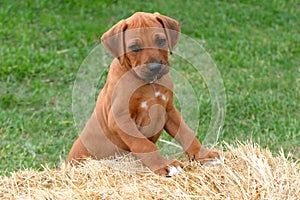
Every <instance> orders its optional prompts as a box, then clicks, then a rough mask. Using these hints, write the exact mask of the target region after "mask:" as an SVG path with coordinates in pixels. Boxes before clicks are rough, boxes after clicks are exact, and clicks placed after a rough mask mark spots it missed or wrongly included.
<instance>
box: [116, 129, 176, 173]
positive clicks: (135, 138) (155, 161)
mask: <svg viewBox="0 0 300 200" xmlns="http://www.w3.org/2000/svg"><path fill="white" fill-rule="evenodd" d="M124 126H125V125H124ZM112 127H114V130H115V132H116V133H117V134H118V135H119V137H120V139H121V140H122V141H123V142H124V144H126V146H127V147H128V148H129V150H130V151H131V152H132V153H133V154H134V155H135V156H136V157H137V158H138V159H140V160H141V161H142V163H143V164H144V165H146V166H147V167H149V168H150V169H151V170H152V171H153V172H154V173H156V174H159V175H167V176H173V175H176V174H177V173H178V172H179V171H180V170H181V167H182V164H181V163H180V162H178V161H176V160H172V161H170V160H166V159H164V158H163V157H162V156H161V155H160V153H159V151H158V149H157V147H156V146H155V144H154V143H153V142H152V141H150V140H149V139H148V138H146V137H145V136H144V135H143V134H142V133H141V132H139V131H138V129H137V128H136V127H135V126H132V125H131V126H127V127H131V131H130V133H129V134H128V133H126V132H124V131H123V130H122V129H121V128H120V127H119V126H117V125H116V124H114V125H113V126H112Z"/></svg>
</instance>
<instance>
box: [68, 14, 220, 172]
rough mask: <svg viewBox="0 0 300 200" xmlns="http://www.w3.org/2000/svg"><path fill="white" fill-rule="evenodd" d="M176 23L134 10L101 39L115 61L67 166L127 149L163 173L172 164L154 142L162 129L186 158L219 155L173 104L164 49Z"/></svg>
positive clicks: (173, 40) (173, 36)
mask: <svg viewBox="0 0 300 200" xmlns="http://www.w3.org/2000/svg"><path fill="white" fill-rule="evenodd" d="M179 36H180V26H179V23H178V22H177V21H175V20H174V19H171V18H169V17H167V16H163V15H160V14H159V13H154V14H150V13H143V12H138V13H135V14H134V15H133V16H131V17H129V18H128V19H126V20H122V21H120V22H118V23H117V24H116V25H115V26H113V27H112V28H111V29H110V30H108V31H107V32H106V33H104V34H103V36H102V37H101V41H102V44H103V45H104V47H105V48H106V49H107V51H108V52H110V53H111V54H112V55H113V56H114V57H115V59H114V60H113V62H112V64H111V66H110V70H109V74H108V77H107V81H106V84H105V86H104V88H103V89H102V90H101V93H100V94H99V97H98V100H97V103H96V107H95V110H94V112H93V114H92V116H91V118H90V119H89V121H88V122H87V124H86V126H85V128H84V130H83V131H82V133H81V135H80V137H79V138H78V139H77V140H76V141H75V143H74V144H73V147H72V149H71V150H70V153H69V155H68V158H67V162H72V161H73V160H81V159H84V158H86V157H90V156H92V157H95V158H97V159H101V158H103V157H107V156H110V155H114V154H115V153H121V152H126V151H131V152H132V153H133V154H134V155H135V156H136V157H137V158H139V159H141V161H142V162H143V163H144V164H145V165H146V166H148V167H149V168H150V169H151V170H153V171H154V172H155V173H157V174H160V175H166V174H168V173H169V172H170V167H177V168H178V167H179V166H181V164H180V163H179V162H178V161H176V160H173V161H169V160H166V159H164V158H163V157H162V156H161V155H160V154H159V152H158V150H157V148H156V146H155V142H156V141H157V140H158V138H159V136H160V134H161V132H162V130H163V129H164V130H166V132H167V133H168V134H170V135H171V136H172V137H173V138H175V139H176V140H177V141H178V142H179V143H180V145H181V146H182V147H183V149H184V150H185V152H186V153H187V154H188V156H189V157H190V158H192V159H196V160H199V161H200V162H206V161H207V159H208V160H210V159H213V158H219V157H220V156H219V153H218V152H215V151H209V150H207V149H205V148H204V147H203V146H202V145H201V144H200V142H199V141H198V140H197V138H196V136H195V134H194V133H193V131H192V130H191V129H190V128H188V126H187V125H186V124H185V122H184V121H183V119H182V116H181V114H180V112H179V111H178V110H177V109H176V108H175V106H174V96H173V82H172V80H171V77H170V75H169V73H168V72H169V69H170V64H169V62H168V51H170V53H172V49H173V47H174V46H175V44H176V43H177V41H178V40H179Z"/></svg>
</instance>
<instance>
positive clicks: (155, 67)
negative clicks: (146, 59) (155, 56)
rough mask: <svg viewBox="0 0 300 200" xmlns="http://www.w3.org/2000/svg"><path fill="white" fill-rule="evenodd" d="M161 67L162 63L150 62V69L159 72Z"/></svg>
mask: <svg viewBox="0 0 300 200" xmlns="http://www.w3.org/2000/svg"><path fill="white" fill-rule="evenodd" d="M161 67H162V66H161V64H160V63H156V62H154V63H148V69H149V70H150V71H151V72H153V73H158V72H159V71H160V70H161Z"/></svg>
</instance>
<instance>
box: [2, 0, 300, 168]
mask: <svg viewBox="0 0 300 200" xmlns="http://www.w3.org/2000/svg"><path fill="white" fill-rule="evenodd" d="M75 2H76V3H75ZM152 2H153V3H146V2H141V1H130V2H129V1H128V2H125V1H108V0H106V1H101V2H100V1H99V2H94V1H74V2H69V3H64V2H63V1H61V2H60V1H54V2H53V1H46V0H41V1H27V0H25V1H0V40H1V44H0V59H1V60H0V145H1V149H0V174H9V172H11V171H15V170H18V169H23V168H40V165H41V164H46V163H47V165H49V166H50V167H54V166H58V165H59V163H60V162H61V159H62V160H63V159H65V157H66V154H67V153H68V150H69V149H70V147H71V145H72V143H73V141H74V139H75V138H76V137H77V136H78V131H77V130H76V128H75V124H74V121H73V116H72V87H73V84H74V80H75V78H76V73H77V70H78V69H79V66H80V64H81V62H82V61H83V60H84V58H85V57H86V56H87V55H88V54H89V52H90V51H91V50H92V49H93V48H94V47H95V46H96V45H98V44H99V36H100V35H101V34H102V33H104V32H105V31H106V30H107V29H109V28H110V27H111V26H112V25H113V24H115V23H116V22H117V21H118V20H120V19H123V18H126V17H128V16H130V15H131V14H132V13H134V12H135V11H147V12H155V11H158V12H160V13H162V14H165V15H168V16H171V17H173V18H175V19H177V20H178V21H179V22H180V23H181V27H182V32H183V33H184V34H186V35H188V36H190V37H192V38H195V39H197V40H201V42H202V43H203V45H204V48H205V49H206V50H207V51H208V52H209V53H210V55H211V56H212V58H213V60H214V61H215V63H216V64H217V66H218V68H219V70H220V72H221V74H222V77H223V80H224V85H225V88H226V94H227V114H226V120H225V126H224V129H223V131H222V135H221V138H220V141H222V140H225V141H227V142H228V143H231V142H233V141H235V140H240V141H247V140H252V141H254V142H259V143H260V145H262V146H263V147H269V148H270V149H271V150H272V151H273V152H274V153H276V152H278V150H279V149H280V148H283V149H284V150H285V152H289V151H291V152H292V153H294V158H299V157H300V153H299V151H300V148H299V146H300V130H299V129H300V125H299V113H300V112H299V111H300V109H299V105H300V98H299V93H300V91H299V86H300V83H299V74H300V71H299V70H300V68H299V63H300V23H299V16H300V11H299V7H300V3H299V1H297V0H287V1H281V0H274V1H267V0H264V1H257V2H254V1H235V0H232V1H215V0H213V1H211V0H204V1H152ZM186 73H187V74H189V75H190V76H191V78H193V72H192V71H188V70H187V71H186ZM192 80H195V87H197V88H198V89H199V90H197V91H200V92H201V94H203V99H202V100H201V102H200V107H201V113H200V122H201V126H200V128H199V134H201V133H203V132H205V131H206V130H207V127H208V123H209V121H210V101H209V95H208V91H207V88H206V87H205V85H203V82H201V80H200V81H199V82H197V79H192ZM196 117H197V116H196Z"/></svg>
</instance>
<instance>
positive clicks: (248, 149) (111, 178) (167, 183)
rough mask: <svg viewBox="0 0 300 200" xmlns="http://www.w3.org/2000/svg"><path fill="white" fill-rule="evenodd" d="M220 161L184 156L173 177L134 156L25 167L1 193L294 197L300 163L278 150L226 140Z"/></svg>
mask: <svg viewBox="0 0 300 200" xmlns="http://www.w3.org/2000/svg"><path fill="white" fill-rule="evenodd" d="M226 148H227V150H226V152H225V153H224V156H225V157H226V159H225V162H224V163H223V164H222V165H220V166H214V167H210V166H200V165H199V164H198V163H196V162H190V161H188V160H182V162H183V163H184V165H185V166H184V172H183V173H181V174H179V175H178V176H175V177H172V178H165V177H160V176H157V175H155V174H153V173H152V172H151V171H149V170H148V169H147V168H146V167H144V166H143V165H142V164H141V163H140V162H139V161H137V160H135V159H134V157H133V156H131V155H127V156H123V157H117V158H113V159H107V160H100V161H96V160H88V161H87V162H85V163H84V164H83V165H81V166H80V167H78V168H72V167H69V166H66V167H63V169H62V170H60V171H56V170H51V169H48V168H46V167H45V168H44V171H35V170H24V171H19V172H14V173H12V174H11V176H10V177H1V178H0V191H1V193H0V199H198V198H203V199H297V198H299V197H300V189H299V185H300V166H299V164H298V163H294V162H292V161H289V160H288V159H287V158H285V157H284V155H283V153H281V154H280V155H279V156H277V157H273V156H272V154H271V153H270V151H268V150H262V149H261V148H259V147H257V146H254V145H251V144H247V145H238V147H236V148H234V147H232V146H230V145H227V146H226Z"/></svg>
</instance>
